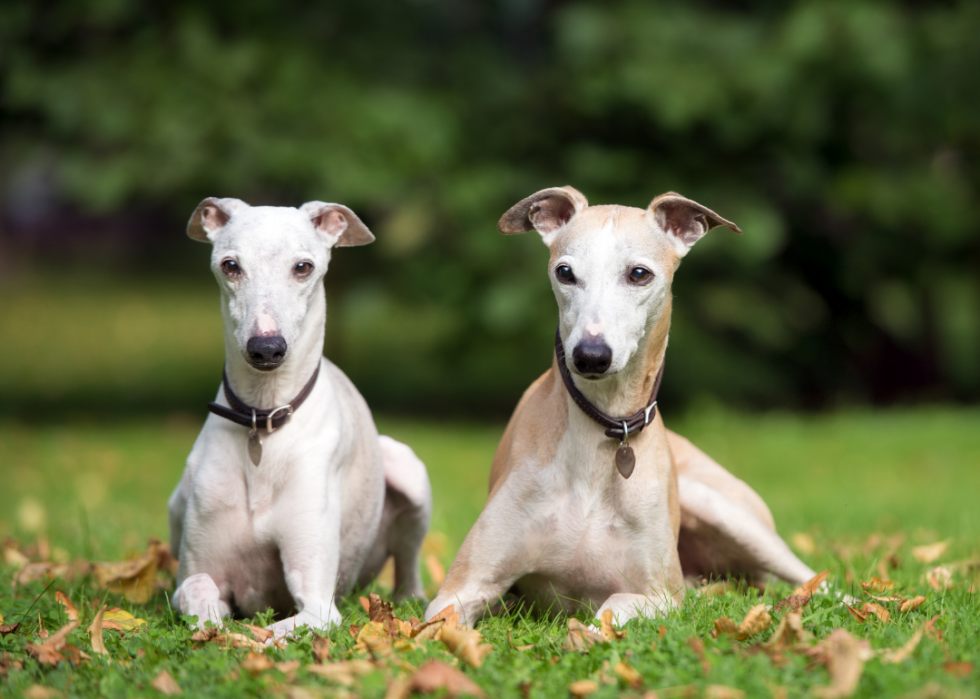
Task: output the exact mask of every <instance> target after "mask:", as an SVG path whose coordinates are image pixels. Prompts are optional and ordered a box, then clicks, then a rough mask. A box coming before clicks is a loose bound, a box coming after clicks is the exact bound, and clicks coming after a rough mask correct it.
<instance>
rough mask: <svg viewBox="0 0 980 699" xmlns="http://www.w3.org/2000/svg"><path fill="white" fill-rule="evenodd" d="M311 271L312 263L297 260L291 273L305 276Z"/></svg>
mask: <svg viewBox="0 0 980 699" xmlns="http://www.w3.org/2000/svg"><path fill="white" fill-rule="evenodd" d="M312 271H313V263H312V262H307V261H305V260H304V261H303V262H297V263H296V266H295V267H293V273H294V274H295V275H296V276H297V277H305V276H307V275H308V274H309V273H310V272H312Z"/></svg>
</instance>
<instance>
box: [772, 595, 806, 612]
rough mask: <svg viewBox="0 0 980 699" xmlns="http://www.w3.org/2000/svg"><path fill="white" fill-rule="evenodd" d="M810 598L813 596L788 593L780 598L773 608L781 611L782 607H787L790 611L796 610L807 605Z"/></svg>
mask: <svg viewBox="0 0 980 699" xmlns="http://www.w3.org/2000/svg"><path fill="white" fill-rule="evenodd" d="M811 599H813V598H812V597H811V596H810V595H790V596H789V597H786V598H784V599H782V600H780V601H779V603H778V604H777V605H776V607H775V610H776V611H777V612H781V611H783V609H788V610H789V611H791V612H798V611H800V610H801V609H803V607H805V606H806V605H808V604H809V603H810V600H811Z"/></svg>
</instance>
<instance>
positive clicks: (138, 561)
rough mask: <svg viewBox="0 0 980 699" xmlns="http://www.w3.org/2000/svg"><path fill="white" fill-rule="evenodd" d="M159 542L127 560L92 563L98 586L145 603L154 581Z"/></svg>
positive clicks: (139, 602) (138, 602) (137, 602)
mask: <svg viewBox="0 0 980 699" xmlns="http://www.w3.org/2000/svg"><path fill="white" fill-rule="evenodd" d="M158 548H159V544H155V543H152V542H151V543H150V547H149V549H148V550H147V551H146V553H144V554H142V555H140V556H138V557H136V558H134V559H132V560H129V561H119V562H101V563H94V564H93V565H92V573H93V574H94V575H95V579H96V581H97V582H98V583H99V587H101V588H103V589H107V590H109V591H110V592H115V593H118V594H122V595H123V596H124V597H125V598H126V599H127V600H129V601H130V602H135V603H136V604H146V603H147V602H149V601H150V598H151V597H152V596H153V590H154V587H155V583H156V575H157V561H158Z"/></svg>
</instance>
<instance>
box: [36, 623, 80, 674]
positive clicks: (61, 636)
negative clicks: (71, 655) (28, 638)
mask: <svg viewBox="0 0 980 699" xmlns="http://www.w3.org/2000/svg"><path fill="white" fill-rule="evenodd" d="M78 624H79V622H77V621H70V622H68V623H67V624H65V625H64V626H62V627H61V628H60V629H58V631H56V632H55V633H53V634H51V636H50V637H49V638H47V639H46V640H45V641H44V643H37V644H35V643H28V644H27V652H28V653H30V654H31V655H33V656H34V657H35V658H37V661H38V662H39V663H41V664H42V665H57V664H58V662H59V661H62V660H64V659H65V658H64V656H62V654H61V651H62V650H64V649H65V646H67V645H68V634H70V633H71V632H72V631H74V630H75V629H77V628H78Z"/></svg>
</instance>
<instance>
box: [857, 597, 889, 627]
mask: <svg viewBox="0 0 980 699" xmlns="http://www.w3.org/2000/svg"><path fill="white" fill-rule="evenodd" d="M861 611H862V612H864V613H865V614H869V615H870V614H874V615H875V616H876V617H878V618H879V619H880V620H881V621H882V622H887V621H888V620H889V619H891V618H892V614H891V612H889V611H888V610H887V609H885V608H884V607H882V606H881V605H880V604H877V603H875V602H865V603H864V604H863V605H862V606H861Z"/></svg>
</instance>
